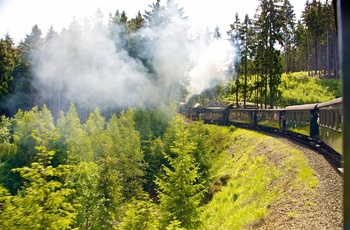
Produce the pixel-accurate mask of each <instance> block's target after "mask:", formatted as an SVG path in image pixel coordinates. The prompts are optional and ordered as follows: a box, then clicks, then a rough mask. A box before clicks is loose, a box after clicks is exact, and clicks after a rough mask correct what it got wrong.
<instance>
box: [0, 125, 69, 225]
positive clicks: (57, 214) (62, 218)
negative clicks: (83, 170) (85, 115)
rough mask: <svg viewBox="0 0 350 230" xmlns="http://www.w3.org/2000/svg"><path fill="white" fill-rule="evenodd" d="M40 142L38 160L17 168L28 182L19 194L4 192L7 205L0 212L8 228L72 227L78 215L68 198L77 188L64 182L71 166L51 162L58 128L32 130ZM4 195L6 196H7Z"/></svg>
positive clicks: (2, 220) (37, 141) (37, 148)
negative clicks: (54, 165) (43, 130)
mask: <svg viewBox="0 0 350 230" xmlns="http://www.w3.org/2000/svg"><path fill="white" fill-rule="evenodd" d="M32 137H33V138H34V139H35V141H36V143H37V146H36V147H35V149H36V150H37V151H38V153H37V161H35V162H33V163H32V164H31V165H30V167H27V166H26V167H23V168H16V169H14V171H16V172H19V173H20V175H21V177H23V179H25V180H26V184H25V186H24V188H23V189H22V190H20V191H19V192H18V194H17V195H16V196H9V195H8V194H7V193H6V192H5V193H2V196H3V197H2V199H4V198H5V199H6V200H10V201H11V204H10V205H9V204H6V203H5V209H4V210H3V211H2V213H1V214H0V215H1V217H2V218H0V219H1V222H2V223H1V225H2V226H5V228H6V229H69V228H70V226H72V224H73V221H74V219H75V217H76V213H75V209H74V207H73V206H72V205H71V203H69V202H68V196H70V195H71V194H72V193H73V192H74V190H72V189H70V188H68V187H67V186H66V185H65V184H64V180H65V178H66V177H67V176H68V175H69V174H70V171H71V170H72V166H70V165H59V166H57V167H53V166H52V165H51V161H52V158H53V156H54V154H55V152H54V151H50V150H48V146H49V142H52V141H53V140H55V139H57V130H53V131H51V132H44V133H40V132H39V131H38V130H33V134H32ZM4 195H5V197H4Z"/></svg>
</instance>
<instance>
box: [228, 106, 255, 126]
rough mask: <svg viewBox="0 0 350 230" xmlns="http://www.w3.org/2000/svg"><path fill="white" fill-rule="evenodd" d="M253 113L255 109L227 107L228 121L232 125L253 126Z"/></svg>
mask: <svg viewBox="0 0 350 230" xmlns="http://www.w3.org/2000/svg"><path fill="white" fill-rule="evenodd" d="M254 114H255V110H251V109H229V110H228V121H229V122H230V123H231V124H233V125H235V124H236V125H237V124H240V125H241V126H246V127H248V126H254V124H255V121H254Z"/></svg>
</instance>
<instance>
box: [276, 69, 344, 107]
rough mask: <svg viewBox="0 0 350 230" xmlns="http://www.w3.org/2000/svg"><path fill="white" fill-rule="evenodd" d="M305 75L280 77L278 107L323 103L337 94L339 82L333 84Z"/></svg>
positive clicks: (295, 74)
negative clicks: (280, 93)
mask: <svg viewBox="0 0 350 230" xmlns="http://www.w3.org/2000/svg"><path fill="white" fill-rule="evenodd" d="M306 74H307V73H306V72H301V73H293V74H288V75H287V74H284V75H283V76H282V84H281V86H280V91H281V92H282V96H281V99H280V102H279V105H280V106H288V105H296V104H309V103H319V102H325V101H329V100H331V99H334V98H335V97H336V95H337V94H338V93H339V89H340V82H339V81H336V82H337V83H334V82H335V81H334V80H321V79H319V78H316V77H307V75H306ZM328 82H329V83H330V85H331V88H329V87H328V84H329V83H328Z"/></svg>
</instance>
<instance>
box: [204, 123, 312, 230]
mask: <svg viewBox="0 0 350 230" xmlns="http://www.w3.org/2000/svg"><path fill="white" fill-rule="evenodd" d="M209 130H211V132H213V134H214V133H217V135H216V138H218V137H219V138H220V140H217V142H216V143H218V144H217V145H224V146H228V148H226V149H222V152H221V154H219V155H218V158H217V159H216V161H215V162H216V163H215V167H214V172H213V176H214V180H213V181H214V182H213V183H212V185H211V187H210V189H209V193H211V194H212V195H213V196H212V199H211V200H210V202H209V203H208V204H207V205H206V206H205V207H204V211H203V213H202V216H201V219H202V221H203V229H241V228H244V227H248V228H249V226H253V225H256V224H259V222H260V221H262V220H263V219H264V218H266V216H268V215H269V207H270V206H271V204H272V203H273V202H275V201H276V200H278V199H281V198H283V199H295V198H293V197H283V196H284V191H285V190H286V187H288V189H293V190H300V191H302V192H303V194H306V196H305V195H304V199H305V202H304V203H305V205H309V204H308V196H309V197H311V196H313V195H315V192H314V191H313V190H314V188H316V187H317V185H318V179H317V178H316V177H315V173H314V171H313V170H312V169H311V168H310V167H309V166H308V163H307V159H306V158H305V157H304V156H303V154H302V153H301V152H300V151H298V150H296V149H291V148H290V147H289V146H288V145H287V144H286V143H284V142H283V141H282V140H279V139H276V138H273V137H269V136H266V135H262V134H259V133H256V132H252V131H247V130H242V129H234V128H232V127H231V128H228V127H210V128H209ZM214 136H215V135H214ZM227 141H229V144H228V143H226V142H227ZM285 215H288V217H290V218H292V217H293V215H295V213H285Z"/></svg>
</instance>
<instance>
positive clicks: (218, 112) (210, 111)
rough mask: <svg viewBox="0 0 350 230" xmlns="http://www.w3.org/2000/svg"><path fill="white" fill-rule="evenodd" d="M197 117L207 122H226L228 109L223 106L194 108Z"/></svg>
mask: <svg viewBox="0 0 350 230" xmlns="http://www.w3.org/2000/svg"><path fill="white" fill-rule="evenodd" d="M194 111H195V114H196V115H195V116H196V117H197V119H200V120H203V121H204V122H205V123H213V124H224V123H225V121H227V115H226V114H227V112H226V111H227V109H226V108H223V107H205V108H203V107H198V108H194Z"/></svg>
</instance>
